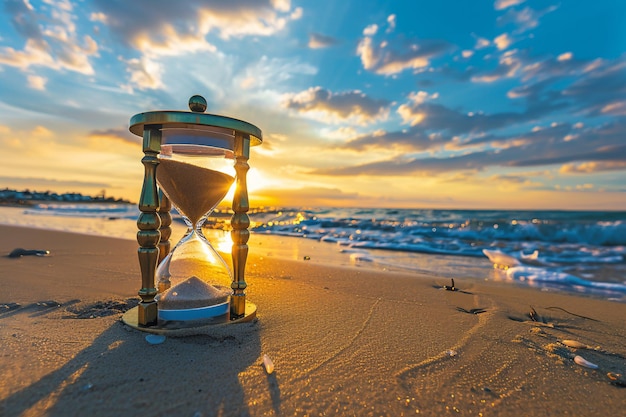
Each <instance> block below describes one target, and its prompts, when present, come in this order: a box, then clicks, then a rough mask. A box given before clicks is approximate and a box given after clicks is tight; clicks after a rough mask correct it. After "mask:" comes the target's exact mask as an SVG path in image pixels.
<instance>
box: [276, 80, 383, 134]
mask: <svg viewBox="0 0 626 417" xmlns="http://www.w3.org/2000/svg"><path fill="white" fill-rule="evenodd" d="M388 105H389V102H388V101H386V100H376V99H373V98H371V97H368V96H367V95H365V94H364V93H362V92H361V91H359V90H353V91H344V92H339V93H333V92H332V91H329V90H326V89H324V88H321V87H311V88H309V89H307V90H304V91H301V92H300V93H297V94H287V95H285V97H284V106H285V107H286V108H288V109H291V110H296V111H297V112H299V113H301V114H305V115H307V116H309V117H311V118H313V119H316V120H320V121H324V122H326V123H333V124H335V123H341V122H346V121H350V122H352V123H357V124H360V125H366V124H368V123H372V122H374V121H377V120H384V119H385V118H386V117H387V115H388V110H389V109H388Z"/></svg>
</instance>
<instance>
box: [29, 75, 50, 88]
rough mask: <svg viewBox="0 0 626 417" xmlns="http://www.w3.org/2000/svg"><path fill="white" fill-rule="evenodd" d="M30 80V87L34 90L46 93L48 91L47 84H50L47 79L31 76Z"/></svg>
mask: <svg viewBox="0 0 626 417" xmlns="http://www.w3.org/2000/svg"><path fill="white" fill-rule="evenodd" d="M27 79H28V86H29V87H30V88H32V89H34V90H41V91H44V90H45V89H46V82H48V79H47V78H45V77H40V76H38V75H29V76H28V77H27Z"/></svg>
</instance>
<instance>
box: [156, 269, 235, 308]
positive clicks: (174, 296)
mask: <svg viewBox="0 0 626 417" xmlns="http://www.w3.org/2000/svg"><path fill="white" fill-rule="evenodd" d="M230 292H231V291H230V289H229V288H225V287H219V288H218V287H214V286H213V285H210V284H207V283H206V282H204V281H202V280H201V279H200V278H198V277H196V276H192V277H190V278H188V279H186V280H185V281H183V282H181V283H180V284H178V285H175V286H173V287H172V288H170V289H169V290H168V291H167V292H165V293H163V294H161V296H160V297H159V307H160V308H161V309H163V310H186V309H189V308H200V307H208V306H212V305H217V304H221V303H225V302H226V301H228V296H229V295H230Z"/></svg>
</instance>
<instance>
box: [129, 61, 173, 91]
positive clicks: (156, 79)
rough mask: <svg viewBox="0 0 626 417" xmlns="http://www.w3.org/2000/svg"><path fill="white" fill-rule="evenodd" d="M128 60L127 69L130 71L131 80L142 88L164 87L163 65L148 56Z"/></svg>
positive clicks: (134, 84)
mask: <svg viewBox="0 0 626 417" xmlns="http://www.w3.org/2000/svg"><path fill="white" fill-rule="evenodd" d="M124 62H126V66H127V68H126V71H127V72H128V73H130V82H131V83H132V85H133V86H137V87H139V88H140V89H156V88H161V87H163V80H162V78H161V77H162V74H163V67H162V65H161V64H160V63H158V62H157V61H155V60H152V59H150V58H148V57H145V56H144V57H142V58H133V59H129V60H128V61H124Z"/></svg>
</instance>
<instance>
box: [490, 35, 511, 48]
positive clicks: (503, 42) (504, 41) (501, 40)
mask: <svg viewBox="0 0 626 417" xmlns="http://www.w3.org/2000/svg"><path fill="white" fill-rule="evenodd" d="M512 42H513V40H512V39H511V38H510V37H509V35H508V34H506V33H503V34H502V35H500V36H497V37H496V38H495V39H494V40H493V43H495V44H496V47H497V48H498V49H499V50H503V49H506V48H508V47H509V46H510V45H511V43H512Z"/></svg>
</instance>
